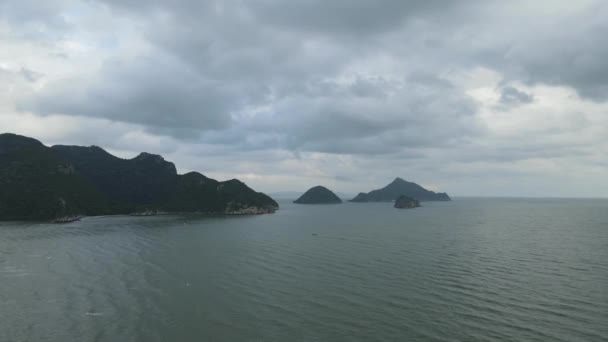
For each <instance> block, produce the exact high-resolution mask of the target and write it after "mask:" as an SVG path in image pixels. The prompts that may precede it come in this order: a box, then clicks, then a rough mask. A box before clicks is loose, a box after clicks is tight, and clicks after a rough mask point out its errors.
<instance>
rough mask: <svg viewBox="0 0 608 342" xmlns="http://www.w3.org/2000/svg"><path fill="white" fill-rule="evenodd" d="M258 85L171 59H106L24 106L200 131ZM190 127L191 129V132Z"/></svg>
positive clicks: (219, 122)
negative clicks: (91, 74)
mask: <svg viewBox="0 0 608 342" xmlns="http://www.w3.org/2000/svg"><path fill="white" fill-rule="evenodd" d="M259 92H260V91H259V89H247V87H241V86H240V85H239V84H232V83H227V84H226V83H224V84H218V83H217V82H215V81H213V80H208V79H205V78H204V77H202V76H200V75H198V74H197V73H194V72H192V71H191V70H190V69H189V68H187V67H185V66H183V65H181V64H180V63H176V62H174V61H173V60H171V59H167V60H163V59H162V58H142V59H138V60H133V61H129V62H128V63H125V62H123V61H111V62H108V63H106V64H105V65H104V66H103V68H102V70H101V71H100V73H99V75H97V76H96V77H95V78H92V79H90V78H85V77H83V78H77V79H72V80H68V81H64V82H60V83H59V84H51V85H49V86H47V87H46V88H45V90H44V91H43V92H42V93H41V94H38V95H37V96H35V97H32V98H26V99H23V100H22V101H21V103H20V105H19V108H20V109H21V110H27V111H33V112H36V113H39V114H43V115H50V114H68V115H75V116H91V117H98V118H106V119H110V120H114V121H122V122H129V123H137V124H141V125H144V126H147V127H149V128H150V129H151V130H152V131H156V132H161V133H162V132H164V133H170V132H172V131H175V132H176V133H178V134H176V135H184V133H185V134H186V136H190V135H192V134H194V135H196V134H197V132H198V131H204V130H210V129H221V128H226V127H228V126H229V125H230V122H231V117H230V112H231V111H232V110H234V109H237V108H239V107H240V106H242V105H243V103H244V102H246V101H247V99H246V97H247V95H248V94H251V95H253V96H259V94H257V93H259ZM188 132H190V133H188Z"/></svg>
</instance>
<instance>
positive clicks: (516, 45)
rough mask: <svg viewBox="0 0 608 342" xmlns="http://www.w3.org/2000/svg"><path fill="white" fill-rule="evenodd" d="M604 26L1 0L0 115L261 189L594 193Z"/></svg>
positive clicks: (212, 4) (520, 18)
mask: <svg viewBox="0 0 608 342" xmlns="http://www.w3.org/2000/svg"><path fill="white" fill-rule="evenodd" d="M607 23H608V5H606V4H605V2H603V1H600V0H597V1H594V0H584V1H578V2H575V3H572V2H567V1H536V2H534V3H533V4H530V3H529V2H527V1H523V0H516V1H510V2H504V1H485V2H482V3H480V2H477V1H476V2H473V1H467V0H460V1H457V0H454V1H415V0H411V1H396V0H381V1H365V0H356V1H346V0H344V1H342V0H337V1H331V2H327V1H316V0H312V1H299V0H297V1H290V2H284V1H275V0H252V1H242V0H228V1H204V2H201V1H194V0H179V1H163V0H154V1H147V2H145V3H142V2H140V1H115V0H97V1H79V0H52V1H46V2H45V3H44V5H40V4H39V3H38V2H35V1H14V0H0V40H2V41H3V42H5V43H4V45H5V46H6V47H7V48H6V49H3V51H2V52H0V89H6V92H5V95H0V122H2V123H3V127H7V129H6V130H12V131H18V132H20V133H24V134H27V133H35V134H36V136H38V137H40V138H41V139H42V140H44V141H45V142H48V143H56V142H61V143H81V144H92V143H94V144H98V145H102V146H104V147H107V148H110V149H113V150H114V151H115V152H117V153H122V154H124V155H130V154H134V153H137V152H138V149H148V150H150V152H158V153H161V152H162V153H165V154H169V155H168V157H169V158H172V159H174V160H175V161H176V164H177V165H178V166H181V168H182V170H189V169H199V170H201V171H204V172H207V173H210V174H211V175H212V176H216V177H220V178H228V177H234V176H237V177H240V178H244V180H245V181H248V182H249V183H251V184H252V185H253V186H258V187H261V188H262V190H268V191H279V190H293V189H295V190H303V189H305V188H307V187H309V186H312V185H316V184H317V183H322V184H325V185H328V186H334V187H336V188H337V189H336V190H341V191H352V192H356V191H363V190H365V189H367V188H368V187H377V186H378V185H382V184H383V183H387V182H388V181H390V179H392V178H394V177H395V176H401V177H405V178H408V179H412V180H415V181H419V182H421V183H424V184H426V185H427V186H430V187H435V188H440V190H444V191H450V192H453V193H456V194H464V195H476V194H481V195H492V194H495V195H559V196H568V195H571V196H605V195H606V194H608V183H607V181H606V180H604V178H605V177H600V174H601V173H602V168H605V166H606V163H605V160H606V158H605V157H606V154H608V152H607V151H608V149H607V148H608V141H607V139H606V136H607V135H606V133H608V119H607V117H608V103H607V102H608V65H607V64H608V62H607V61H608V46H607V45H606V44H603V40H604V37H605V36H606V35H607V34H608V24H607ZM62 122H63V123H64V124H61V123H62ZM49 125H51V126H49ZM53 125H54V126H53ZM43 127H44V128H46V129H42V128H43ZM372 170H373V172H371V171H372ZM579 177H580V178H579ZM588 183H593V184H594V186H590V185H588ZM516 184H518V185H521V186H515V185H516Z"/></svg>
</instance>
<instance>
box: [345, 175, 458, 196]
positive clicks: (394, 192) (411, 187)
mask: <svg viewBox="0 0 608 342" xmlns="http://www.w3.org/2000/svg"><path fill="white" fill-rule="evenodd" d="M400 196H407V197H411V198H413V199H415V200H418V201H421V202H424V201H450V200H451V198H450V196H448V194H446V193H445V192H439V193H437V192H434V191H430V190H427V189H425V188H423V187H422V186H420V185H418V184H416V183H413V182H408V181H406V180H403V179H402V178H399V177H397V178H395V180H393V181H392V182H391V183H390V184H389V185H387V186H385V187H384V188H382V189H378V190H373V191H371V192H368V193H364V192H361V193H359V194H358V195H357V196H356V197H355V198H353V199H351V200H350V201H351V202H392V201H395V200H396V199H397V198H399V197H400Z"/></svg>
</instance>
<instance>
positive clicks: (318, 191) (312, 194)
mask: <svg viewBox="0 0 608 342" xmlns="http://www.w3.org/2000/svg"><path fill="white" fill-rule="evenodd" d="M293 203H298V204H338V203H342V200H341V199H340V197H338V196H336V194H334V193H333V192H332V191H331V190H329V189H328V188H326V187H324V186H320V185H319V186H315V187H312V188H310V189H309V190H308V191H306V192H305V193H304V194H303V195H302V196H300V198H298V199H297V200H295V201H293Z"/></svg>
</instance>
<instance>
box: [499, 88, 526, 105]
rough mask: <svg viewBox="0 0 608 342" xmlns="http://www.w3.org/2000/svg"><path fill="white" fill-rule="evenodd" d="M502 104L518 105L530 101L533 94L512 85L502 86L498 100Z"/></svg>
mask: <svg viewBox="0 0 608 342" xmlns="http://www.w3.org/2000/svg"><path fill="white" fill-rule="evenodd" d="M498 101H499V103H500V104H501V105H504V106H509V107H512V106H518V105H522V104H527V103H532V102H533V101H534V95H532V94H528V93H526V92H523V91H521V90H519V89H517V88H515V87H512V86H505V87H502V89H501V92H500V99H499V100H498Z"/></svg>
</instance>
